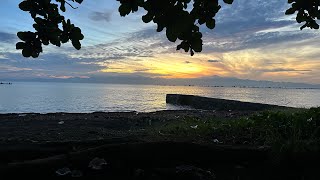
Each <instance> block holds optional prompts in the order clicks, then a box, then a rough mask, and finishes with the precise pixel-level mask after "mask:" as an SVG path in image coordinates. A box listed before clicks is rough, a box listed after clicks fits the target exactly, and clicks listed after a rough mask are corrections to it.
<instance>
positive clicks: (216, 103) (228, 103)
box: [166, 94, 288, 111]
mask: <svg viewBox="0 0 320 180" xmlns="http://www.w3.org/2000/svg"><path fill="white" fill-rule="evenodd" d="M166 103H168V104H173V105H179V106H189V107H192V108H195V109H203V110H226V111H229V110H232V111H234V110H238V111H261V110H268V109H279V108H288V107H284V106H277V105H270V104H261V103H251V102H242V101H235V100H227V99H218V98H208V97H201V96H194V95H183V94H167V96H166Z"/></svg>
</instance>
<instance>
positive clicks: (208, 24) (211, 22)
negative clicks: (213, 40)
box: [206, 19, 216, 29]
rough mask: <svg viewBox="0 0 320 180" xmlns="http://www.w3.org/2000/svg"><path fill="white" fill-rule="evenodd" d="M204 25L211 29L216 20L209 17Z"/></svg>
mask: <svg viewBox="0 0 320 180" xmlns="http://www.w3.org/2000/svg"><path fill="white" fill-rule="evenodd" d="M206 26H207V27H208V28H209V29H213V28H214V27H215V26H216V20H215V19H209V20H208V21H207V22H206Z"/></svg>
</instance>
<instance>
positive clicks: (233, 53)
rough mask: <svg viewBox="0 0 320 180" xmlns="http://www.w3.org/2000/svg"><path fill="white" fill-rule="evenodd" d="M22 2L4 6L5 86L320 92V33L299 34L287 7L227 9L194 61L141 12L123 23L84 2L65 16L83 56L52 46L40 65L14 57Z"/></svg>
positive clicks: (266, 4)
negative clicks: (194, 81)
mask: <svg viewBox="0 0 320 180" xmlns="http://www.w3.org/2000/svg"><path fill="white" fill-rule="evenodd" d="M20 2H21V0H1V3H2V5H1V6H0V17H1V18H0V80H34V79H60V80H63V79H65V80H68V79H72V78H78V79H89V80H90V79H94V78H100V79H101V78H102V79H103V78H110V77H112V78H114V77H121V78H126V77H128V78H129V79H130V78H133V77H147V78H165V79H177V78H183V79H186V78H206V77H215V76H221V77H236V78H240V79H250V80H268V81H277V82H303V83H311V84H320V51H319V50H318V48H319V44H320V43H319V38H320V31H319V30H310V29H305V30H303V31H301V30H300V29H299V27H300V26H301V25H299V24H298V23H297V22H296V21H295V17H294V16H285V15H284V12H285V10H286V9H287V8H288V6H289V5H288V4H287V1H286V0H269V1H265V0H235V2H234V3H233V4H232V5H227V4H224V3H223V2H222V1H221V5H222V8H221V10H220V11H219V13H218V14H217V16H216V28H215V29H214V30H210V29H207V28H205V27H201V31H202V32H203V35H204V36H203V40H204V44H203V52H201V53H196V54H195V55H194V56H192V57H191V56H190V54H189V53H185V52H184V51H176V46H177V44H178V42H176V43H172V42H169V41H168V40H167V39H166V36H165V33H164V32H161V33H157V32H156V26H155V24H153V23H149V24H145V23H143V22H142V20H141V16H142V15H144V14H145V12H144V11H143V10H142V9H140V10H139V11H138V12H137V13H134V14H131V15H129V16H127V17H120V15H119V12H118V11H117V9H118V7H119V2H118V1H116V0H84V2H83V3H82V4H81V5H76V6H78V8H77V9H71V8H68V9H67V12H66V13H64V15H65V17H66V18H68V19H71V20H72V22H73V23H74V24H75V25H77V26H79V27H80V28H81V29H82V31H83V34H84V35H85V39H84V40H83V41H82V49H81V50H79V51H78V50H75V49H74V48H72V46H71V44H70V43H68V44H64V45H63V46H62V47H60V48H58V47H55V46H52V45H51V46H46V47H44V52H43V53H42V54H40V57H39V58H36V59H33V58H24V57H22V55H21V52H20V51H18V50H16V49H15V44H16V43H17V42H18V38H17V37H16V33H17V32H18V31H29V30H30V31H32V30H33V29H32V24H33V19H32V18H31V17H30V15H29V14H28V13H26V12H23V11H20V10H19V8H18V4H19V3H20Z"/></svg>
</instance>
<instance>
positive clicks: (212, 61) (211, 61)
mask: <svg viewBox="0 0 320 180" xmlns="http://www.w3.org/2000/svg"><path fill="white" fill-rule="evenodd" d="M208 62H209V63H218V62H220V61H219V60H213V59H210V60H208Z"/></svg>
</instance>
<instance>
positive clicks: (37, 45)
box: [16, 0, 84, 58]
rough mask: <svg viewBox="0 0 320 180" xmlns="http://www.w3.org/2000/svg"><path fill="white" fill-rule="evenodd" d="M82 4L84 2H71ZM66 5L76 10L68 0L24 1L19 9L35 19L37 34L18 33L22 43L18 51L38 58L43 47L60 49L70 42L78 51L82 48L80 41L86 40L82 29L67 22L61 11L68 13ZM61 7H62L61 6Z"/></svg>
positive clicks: (78, 0)
mask: <svg viewBox="0 0 320 180" xmlns="http://www.w3.org/2000/svg"><path fill="white" fill-rule="evenodd" d="M70 1H72V2H76V3H79V4H80V3H82V1H83V0H70ZM66 4H68V5H70V6H71V7H72V8H74V7H73V6H72V5H71V4H70V3H69V2H67V1H66V0H56V3H52V2H51V0H24V1H22V2H21V3H20V4H19V8H20V9H21V10H23V11H27V12H29V13H30V15H31V17H32V18H33V19H34V24H33V28H34V29H35V32H30V31H27V32H18V33H17V35H18V37H19V39H20V40H22V41H21V42H18V43H17V44H16V48H17V49H22V55H23V56H24V57H33V58H36V57H38V56H39V54H40V53H41V52H42V45H49V44H53V45H56V46H58V47H60V46H61V44H62V43H66V42H68V41H69V40H70V41H71V42H72V45H73V46H74V47H75V48H76V49H78V50H79V49H80V48H81V43H80V40H82V39H83V38H84V36H83V34H82V33H81V29H80V28H78V27H76V26H75V25H74V24H72V23H71V21H70V20H69V19H68V20H65V17H64V16H62V15H61V13H60V11H59V9H60V10H61V11H63V12H65V11H66V7H65V6H66ZM59 5H60V6H59Z"/></svg>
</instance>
